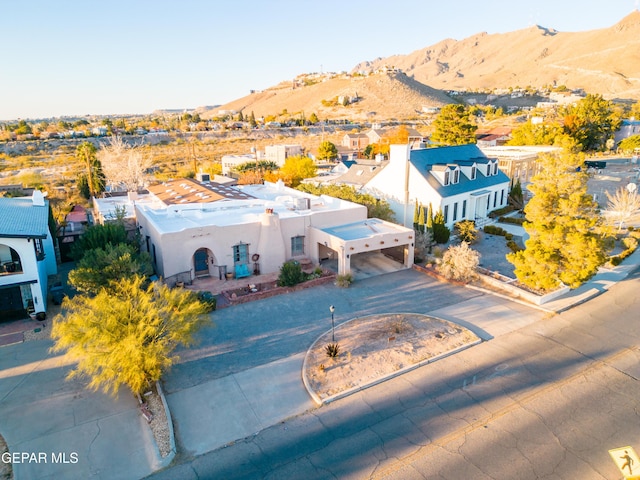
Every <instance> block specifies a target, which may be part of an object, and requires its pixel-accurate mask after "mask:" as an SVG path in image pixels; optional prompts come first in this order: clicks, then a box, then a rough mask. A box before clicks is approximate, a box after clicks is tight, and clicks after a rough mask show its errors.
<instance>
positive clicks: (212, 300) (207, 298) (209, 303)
mask: <svg viewBox="0 0 640 480" xmlns="http://www.w3.org/2000/svg"><path fill="white" fill-rule="evenodd" d="M197 297H198V300H200V302H202V303H203V304H204V305H205V306H206V307H207V311H208V312H213V311H214V310H215V309H216V306H217V304H218V301H217V300H216V297H215V295H214V294H213V293H211V292H208V291H206V290H205V291H202V292H198V293H197Z"/></svg>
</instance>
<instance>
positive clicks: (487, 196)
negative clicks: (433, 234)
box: [362, 144, 509, 228]
mask: <svg viewBox="0 0 640 480" xmlns="http://www.w3.org/2000/svg"><path fill="white" fill-rule="evenodd" d="M362 190H363V191H367V192H369V193H371V194H372V195H374V196H376V197H378V198H384V199H386V200H387V201H388V202H389V204H390V206H391V208H392V209H393V210H394V212H395V214H396V218H397V219H398V221H399V222H400V223H402V224H404V225H405V226H410V225H412V224H413V211H414V205H415V204H416V203H419V204H420V203H421V204H422V205H425V206H426V205H429V204H431V205H432V207H433V210H434V212H436V211H438V210H442V212H443V214H444V217H445V223H446V225H447V226H448V227H450V228H451V227H453V225H454V224H455V223H456V222H459V221H461V220H475V221H478V222H479V223H483V222H484V221H486V218H487V216H488V214H489V212H491V211H492V210H495V209H498V208H501V207H504V206H505V205H506V204H507V196H508V194H509V178H508V177H507V176H506V175H505V174H504V173H503V172H501V171H500V169H499V168H498V160H497V159H496V158H489V157H487V156H486V155H485V154H484V153H482V151H481V150H480V149H479V148H478V147H477V146H476V145H474V144H470V145H460V146H453V147H439V148H416V149H411V148H410V146H409V145H391V148H390V155H389V162H388V165H387V166H386V167H385V168H384V169H382V171H380V172H379V173H378V174H377V175H376V176H375V177H373V178H372V179H371V181H369V182H368V183H367V184H366V185H365V186H364V188H363V189H362Z"/></svg>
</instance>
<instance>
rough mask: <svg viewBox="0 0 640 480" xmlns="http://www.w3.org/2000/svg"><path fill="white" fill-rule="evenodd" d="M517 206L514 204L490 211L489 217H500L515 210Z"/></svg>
mask: <svg viewBox="0 0 640 480" xmlns="http://www.w3.org/2000/svg"><path fill="white" fill-rule="evenodd" d="M515 209H516V208H515V207H514V206H513V205H507V206H506V207H502V208H498V209H497V210H493V211H492V212H489V218H498V217H501V216H502V215H505V214H507V213H510V212H513V211H514V210H515Z"/></svg>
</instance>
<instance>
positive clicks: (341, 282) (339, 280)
mask: <svg viewBox="0 0 640 480" xmlns="http://www.w3.org/2000/svg"><path fill="white" fill-rule="evenodd" d="M352 283H353V277H352V276H351V274H350V273H346V274H344V275H338V276H337V277H336V285H337V286H338V287H342V288H347V287H348V286H349V285H351V284H352Z"/></svg>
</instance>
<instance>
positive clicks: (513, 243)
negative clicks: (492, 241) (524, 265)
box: [507, 240, 523, 253]
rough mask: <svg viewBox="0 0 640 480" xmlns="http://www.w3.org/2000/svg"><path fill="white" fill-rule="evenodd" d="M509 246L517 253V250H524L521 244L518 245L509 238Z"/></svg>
mask: <svg viewBox="0 0 640 480" xmlns="http://www.w3.org/2000/svg"><path fill="white" fill-rule="evenodd" d="M507 247H509V250H511V251H512V252H513V253H516V252H519V251H521V250H523V249H522V248H520V245H518V244H517V243H516V242H514V241H513V240H509V241H508V242H507Z"/></svg>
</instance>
